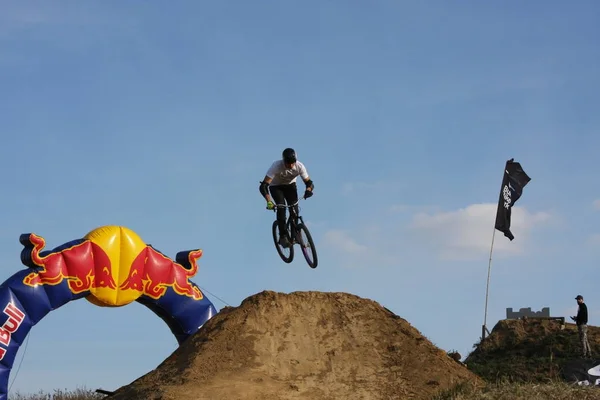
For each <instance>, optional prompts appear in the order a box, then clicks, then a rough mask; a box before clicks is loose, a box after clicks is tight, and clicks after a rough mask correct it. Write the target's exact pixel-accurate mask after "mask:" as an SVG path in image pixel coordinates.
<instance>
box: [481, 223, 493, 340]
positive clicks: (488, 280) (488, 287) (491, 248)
mask: <svg viewBox="0 0 600 400" xmlns="http://www.w3.org/2000/svg"><path fill="white" fill-rule="evenodd" d="M495 237H496V227H494V232H493V233H492V244H491V246H490V259H489V262H488V275H487V285H486V287H485V313H484V316H483V326H482V327H481V340H482V341H483V339H485V333H486V331H487V309H488V293H489V289H490V271H491V269H492V252H493V251H494V238H495Z"/></svg>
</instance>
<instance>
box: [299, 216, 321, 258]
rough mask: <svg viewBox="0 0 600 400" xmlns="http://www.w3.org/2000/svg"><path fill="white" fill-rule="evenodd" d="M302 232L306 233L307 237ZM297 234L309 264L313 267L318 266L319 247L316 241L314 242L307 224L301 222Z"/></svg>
mask: <svg viewBox="0 0 600 400" xmlns="http://www.w3.org/2000/svg"><path fill="white" fill-rule="evenodd" d="M302 233H304V235H305V236H306V238H303V237H302ZM296 235H297V237H298V244H300V247H301V248H302V254H303V255H304V259H305V260H306V262H307V263H308V266H309V267H311V268H317V264H318V263H319V260H318V258H317V249H316V248H315V243H314V242H313V239H312V236H311V235H310V232H309V231H308V228H307V226H306V225H304V224H299V225H298V232H296Z"/></svg>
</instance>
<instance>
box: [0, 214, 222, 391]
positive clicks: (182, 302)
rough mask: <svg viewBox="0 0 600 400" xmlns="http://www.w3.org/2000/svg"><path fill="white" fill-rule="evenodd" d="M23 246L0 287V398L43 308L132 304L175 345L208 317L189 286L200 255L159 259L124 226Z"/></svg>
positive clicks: (32, 239)
mask: <svg viewBox="0 0 600 400" xmlns="http://www.w3.org/2000/svg"><path fill="white" fill-rule="evenodd" d="M19 241H20V242H21V244H22V245H23V246H24V248H23V250H22V252H21V262H22V263H23V264H24V265H26V266H27V267H28V268H26V269H23V270H21V271H18V272H17V273H15V274H14V275H13V276H11V277H10V278H8V279H7V280H6V281H5V282H4V283H3V284H2V285H0V400H6V399H7V396H8V380H9V379H8V378H9V375H10V370H11V368H12V366H13V362H14V360H15V356H16V353H17V351H18V349H19V346H20V345H21V344H22V343H23V341H24V340H25V338H26V336H27V334H28V333H29V331H30V329H31V328H32V327H33V326H34V325H35V324H37V323H38V322H39V321H40V320H41V319H42V318H43V317H44V316H45V315H46V314H48V313H49V312H50V311H51V310H54V309H57V308H58V307H60V306H62V305H64V304H66V303H68V302H69V301H72V300H77V299H80V298H85V299H86V300H88V301H89V302H90V303H92V304H94V305H97V306H100V307H121V306H124V305H127V304H129V303H131V302H133V301H137V302H139V303H141V304H143V305H145V306H146V307H148V308H149V309H150V310H152V311H153V312H154V313H155V314H156V315H158V317H160V318H161V319H162V320H163V321H165V322H166V324H167V325H168V327H169V328H170V330H171V332H172V333H173V335H174V336H175V338H176V339H177V342H178V343H179V344H181V343H182V342H183V341H184V340H186V339H187V338H188V337H189V336H190V335H192V334H193V333H195V332H196V331H197V330H198V329H200V327H201V326H202V325H204V323H205V322H206V321H207V320H208V319H210V318H211V317H212V316H214V315H215V314H216V309H215V307H214V306H213V304H212V303H211V302H210V300H208V299H207V298H206V297H205V296H204V294H203V293H202V291H200V288H199V287H198V286H197V285H196V284H195V283H193V282H192V281H190V278H191V277H192V276H194V275H195V274H196V272H197V271H198V264H197V260H198V259H199V258H200V257H201V256H202V250H200V249H196V250H189V251H181V252H179V253H177V255H176V258H175V261H173V260H172V259H171V258H169V257H167V256H165V255H164V254H162V253H161V252H160V251H158V250H156V249H155V248H154V247H152V246H151V245H149V244H146V243H144V242H143V241H142V239H141V238H140V237H139V236H138V235H137V234H136V233H135V232H133V231H131V230H130V229H128V228H126V227H123V226H112V225H111V226H103V227H100V228H97V229H94V230H92V231H91V232H89V233H88V234H87V235H85V236H84V237H83V238H81V239H76V240H72V241H70V242H67V243H65V244H63V245H61V246H58V247H56V248H54V249H53V250H50V251H43V249H44V246H45V244H46V243H45V240H44V238H42V237H41V236H38V235H36V234H34V233H27V234H23V235H21V236H20V238H19Z"/></svg>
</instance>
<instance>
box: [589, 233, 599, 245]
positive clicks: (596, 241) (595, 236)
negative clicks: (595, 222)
mask: <svg viewBox="0 0 600 400" xmlns="http://www.w3.org/2000/svg"><path fill="white" fill-rule="evenodd" d="M587 244H588V245H590V246H600V233H595V234H593V235H591V236H590V237H589V238H588V240H587Z"/></svg>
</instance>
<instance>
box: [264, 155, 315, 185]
mask: <svg viewBox="0 0 600 400" xmlns="http://www.w3.org/2000/svg"><path fill="white" fill-rule="evenodd" d="M267 176H268V177H269V178H271V179H273V180H272V181H271V186H272V185H287V184H290V183H293V182H296V178H297V177H298V176H300V177H301V178H302V179H306V178H308V172H307V171H306V167H305V166H304V164H302V163H301V162H300V161H296V164H295V165H294V167H293V168H290V169H287V168H286V167H285V163H284V162H283V160H277V161H275V162H274V163H273V164H272V165H271V167H270V168H269V170H268V171H267Z"/></svg>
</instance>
